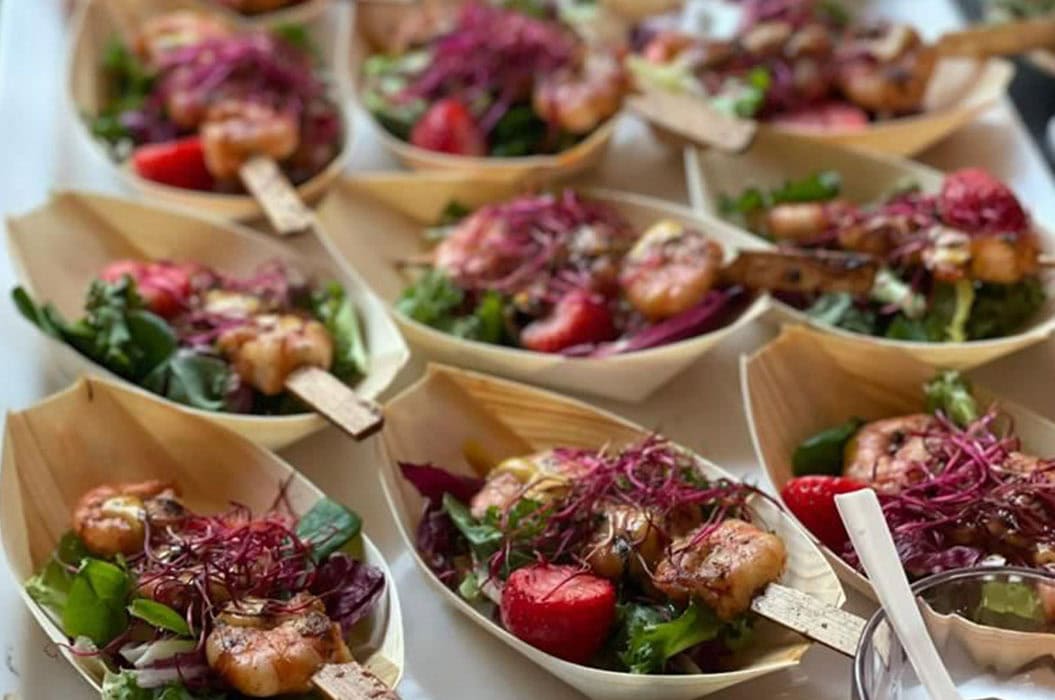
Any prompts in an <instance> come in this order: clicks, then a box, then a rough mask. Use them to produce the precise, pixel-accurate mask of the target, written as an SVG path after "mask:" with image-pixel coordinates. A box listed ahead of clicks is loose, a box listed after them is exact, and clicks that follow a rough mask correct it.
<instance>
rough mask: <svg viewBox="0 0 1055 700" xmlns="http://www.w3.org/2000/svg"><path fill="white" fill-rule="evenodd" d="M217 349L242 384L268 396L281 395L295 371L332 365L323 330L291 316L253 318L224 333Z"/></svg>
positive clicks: (315, 323)
mask: <svg viewBox="0 0 1055 700" xmlns="http://www.w3.org/2000/svg"><path fill="white" fill-rule="evenodd" d="M217 345H218V346H219V349H220V351H221V352H222V353H223V354H224V356H225V357H227V358H228V359H229V360H230V361H231V363H232V364H233V365H234V369H235V371H236V372H237V373H238V376H239V377H241V378H242V381H244V382H246V383H248V384H250V385H252V386H253V387H255V388H256V389H257V390H258V391H260V392H261V393H263V394H267V395H269V396H273V395H275V394H280V393H282V391H283V388H284V386H285V383H286V379H287V378H288V377H289V375H290V374H292V373H293V372H294V371H295V370H298V369H300V368H301V367H321V368H322V369H329V368H330V365H331V364H333V339H332V338H330V334H329V332H328V331H327V330H326V327H325V326H323V325H322V324H321V323H319V322H318V321H316V320H314V319H307V318H304V317H302V316H296V315H294V314H282V315H278V314H260V315H257V316H254V317H252V319H250V320H249V322H248V323H246V324H244V325H241V326H238V327H236V328H232V329H231V330H228V331H225V332H224V333H223V334H222V335H220V338H219V340H218V341H217Z"/></svg>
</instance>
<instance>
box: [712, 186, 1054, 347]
mask: <svg viewBox="0 0 1055 700" xmlns="http://www.w3.org/2000/svg"><path fill="white" fill-rule="evenodd" d="M840 194H841V180H840V177H839V175H838V173H836V172H832V171H821V172H818V173H815V174H813V175H810V176H808V177H805V178H803V179H801V180H792V181H788V182H786V183H785V184H783V185H782V186H780V187H778V188H776V189H772V190H766V189H762V188H758V187H752V188H749V189H747V190H745V191H744V192H742V193H740V194H738V195H736V196H728V195H727V196H724V197H722V199H721V201H720V210H721V212H722V214H723V215H724V216H725V217H726V218H728V219H729V220H731V221H733V222H735V223H737V224H739V225H741V226H744V227H746V228H748V229H749V230H752V231H754V232H755V233H758V234H759V235H762V236H764V237H766V238H768V239H769V240H772V241H774V242H775V243H777V244H778V245H779V246H781V247H785V248H796V249H810V250H816V249H822V250H824V249H828V250H838V251H846V252H851V253H855V254H858V255H860V256H862V257H863V258H866V259H869V260H876V261H878V263H879V265H880V266H881V267H880V271H879V274H878V275H877V276H876V278H875V283H874V285H873V286H872V289H871V292H870V294H869V295H868V296H867V297H855V296H853V295H851V294H849V293H846V292H830V293H825V294H820V295H812V296H811V295H783V296H782V295H780V294H777V297H778V298H780V299H781V300H782V301H785V302H787V303H789V304H790V305H792V306H794V307H795V308H798V309H800V310H802V311H804V312H805V313H807V314H808V315H809V316H810V317H812V318H813V319H815V320H816V321H818V322H820V323H823V324H826V325H830V326H834V327H837V328H842V329H844V330H848V331H851V332H855V333H862V334H866V335H875V336H881V337H886V338H891V339H895V340H908V341H918V342H932V343H939V342H963V341H970V340H982V339H986V338H1000V337H1004V336H1007V335H1011V334H1014V333H1015V332H1017V331H1019V330H1020V329H1021V328H1022V327H1023V326H1024V325H1026V324H1028V323H1029V322H1030V320H1031V319H1032V318H1034V317H1035V316H1036V314H1037V312H1038V311H1039V309H1040V308H1041V307H1042V306H1043V304H1044V302H1045V300H1046V298H1047V292H1046V290H1045V288H1044V284H1043V282H1042V279H1041V268H1040V261H1039V256H1040V250H1039V243H1038V238H1037V234H1036V232H1035V231H1034V229H1033V227H1032V224H1031V222H1030V221H1029V217H1028V215H1027V214H1026V212H1025V210H1024V209H1023V208H1022V206H1021V204H1020V203H1019V201H1018V199H1017V198H1016V197H1015V195H1014V194H1013V193H1012V192H1011V191H1010V190H1009V189H1008V188H1007V187H1006V186H1005V185H1003V184H1002V183H1000V182H998V181H997V180H995V179H994V178H993V177H992V176H990V175H989V174H988V173H985V172H984V171H981V170H977V169H968V170H961V171H958V172H954V173H952V174H950V175H948V176H946V178H945V181H944V183H943V185H942V189H941V191H940V192H939V193H937V194H927V193H924V192H922V191H920V189H919V188H918V187H917V186H915V185H913V184H912V183H905V184H903V185H901V186H899V187H898V188H896V189H895V190H894V191H893V192H891V193H890V194H888V195H887V196H885V197H884V198H883V199H881V200H880V201H877V202H873V203H870V204H858V203H851V202H848V201H846V200H845V199H843V198H841V197H840Z"/></svg>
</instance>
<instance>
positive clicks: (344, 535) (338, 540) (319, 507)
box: [297, 498, 363, 562]
mask: <svg viewBox="0 0 1055 700" xmlns="http://www.w3.org/2000/svg"><path fill="white" fill-rule="evenodd" d="M362 529H363V519H362V518H360V517H359V515H358V514H357V513H356V512H354V511H352V510H349V509H348V508H345V507H344V506H342V505H341V504H340V503H338V502H336V501H332V500H330V499H329V498H323V499H322V500H320V501H318V502H317V503H316V504H315V505H313V506H312V507H311V510H309V511H308V512H307V513H305V514H304V515H302V516H301V518H300V520H298V521H297V537H299V538H300V539H301V540H303V541H304V542H306V543H308V544H310V545H311V548H312V558H313V559H314V560H315V561H316V562H321V561H323V560H324V559H326V558H327V557H329V556H330V555H331V554H333V553H334V552H336V551H338V550H340V549H341V548H342V547H344V546H345V545H346V544H348V542H349V541H351V540H352V539H353V538H355V537H358V536H359V533H360V532H361V531H362Z"/></svg>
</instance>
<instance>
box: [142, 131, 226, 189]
mask: <svg viewBox="0 0 1055 700" xmlns="http://www.w3.org/2000/svg"><path fill="white" fill-rule="evenodd" d="M132 167H133V168H135V171H136V172H137V173H139V174H140V175H141V176H142V177H145V178H146V179H148V180H153V181H154V182H160V183H162V184H165V185H172V186H173V187H183V188H186V189H189V190H211V189H212V186H213V178H212V175H210V174H209V171H208V169H207V168H206V167H205V151H204V149H203V147H202V142H201V139H200V138H198V137H197V136H191V137H189V138H185V139H179V140H177V141H166V142H164V143H151V144H147V145H145V146H140V147H139V148H137V149H136V150H135V151H134V152H133V153H132Z"/></svg>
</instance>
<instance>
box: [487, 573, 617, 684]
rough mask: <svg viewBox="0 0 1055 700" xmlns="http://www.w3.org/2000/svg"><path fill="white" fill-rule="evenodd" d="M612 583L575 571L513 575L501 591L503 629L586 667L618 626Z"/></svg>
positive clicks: (546, 650) (534, 645)
mask: <svg viewBox="0 0 1055 700" xmlns="http://www.w3.org/2000/svg"><path fill="white" fill-rule="evenodd" d="M615 601H616V596H615V587H614V586H613V585H612V583H611V581H608V580H607V579H603V578H599V577H597V576H594V575H593V574H590V573H586V572H584V571H583V570H582V569H579V568H577V567H574V566H551V565H549V564H535V565H532V566H526V567H524V568H522V569H517V570H516V571H514V572H513V573H512V574H510V576H509V579H508V580H507V581H506V585H505V588H504V589H503V590H502V605H501V613H502V624H503V625H505V628H506V629H507V630H509V631H510V632H511V633H513V634H514V635H515V636H517V637H519V638H520V639H523V640H524V641H525V642H527V643H528V644H530V645H531V646H533V647H536V648H538V649H541V650H542V651H544V652H547V653H549V654H553V655H554V656H556V657H559V658H561V659H564V660H565V661H572V662H574V663H578V664H584V663H586V662H587V661H589V660H590V658H591V657H593V655H594V654H596V653H597V651H598V650H599V649H600V648H601V646H602V645H603V644H604V642H605V639H607V638H608V633H609V631H610V629H611V627H612V623H613V622H615Z"/></svg>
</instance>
